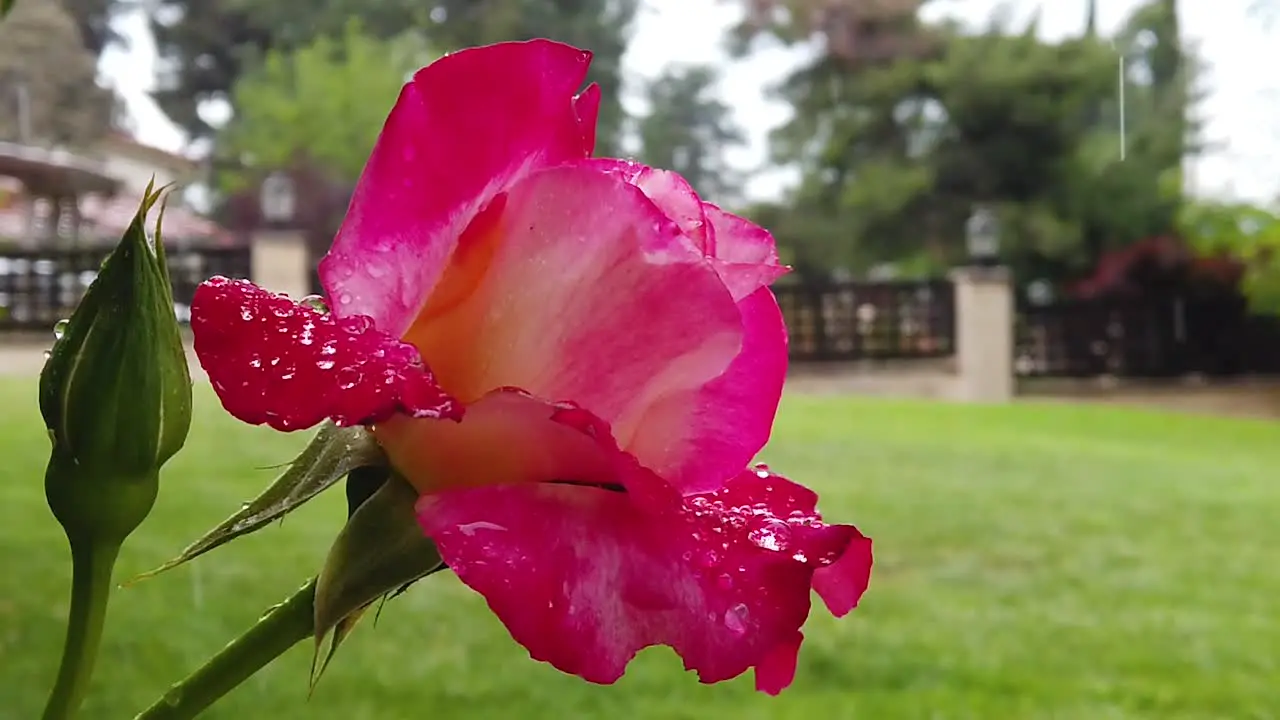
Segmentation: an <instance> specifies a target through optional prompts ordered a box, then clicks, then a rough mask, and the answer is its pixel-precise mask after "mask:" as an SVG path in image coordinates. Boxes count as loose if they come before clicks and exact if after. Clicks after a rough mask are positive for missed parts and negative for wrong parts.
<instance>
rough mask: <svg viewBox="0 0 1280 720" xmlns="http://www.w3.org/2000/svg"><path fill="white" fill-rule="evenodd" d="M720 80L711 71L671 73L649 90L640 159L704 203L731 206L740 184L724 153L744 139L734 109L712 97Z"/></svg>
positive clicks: (703, 68)
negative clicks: (672, 174)
mask: <svg viewBox="0 0 1280 720" xmlns="http://www.w3.org/2000/svg"><path fill="white" fill-rule="evenodd" d="M716 79H717V78H716V72H715V70H714V69H713V68H710V67H706V66H695V67H684V68H671V69H668V70H666V71H665V72H664V73H663V74H662V75H661V76H659V77H658V78H656V79H654V80H653V81H651V82H650V83H649V84H648V86H647V87H646V95H647V99H648V104H649V111H648V114H646V115H645V116H644V117H643V118H641V119H640V121H639V123H638V129H639V135H640V146H641V150H640V153H639V158H640V159H641V160H642V161H643V162H645V163H646V164H648V165H652V166H655V167H663V168H669V169H671V170H675V171H676V172H678V173H680V174H681V175H683V176H684V178H685V179H686V180H688V181H689V183H690V184H691V185H693V187H694V188H695V189H696V190H697V191H698V192H699V193H700V194H702V195H703V196H704V197H707V198H710V199H713V200H715V201H716V202H720V203H727V202H729V201H730V200H733V199H736V198H737V196H738V192H739V191H740V190H741V184H742V183H741V178H740V177H739V174H738V173H736V172H735V171H734V170H733V168H731V167H729V166H728V165H727V164H726V162H725V158H724V150H725V149H726V148H728V147H730V146H733V145H740V144H742V143H743V142H745V139H746V138H745V137H744V135H743V133H742V130H741V129H740V128H738V127H737V126H735V125H734V124H733V122H732V119H731V118H730V114H731V112H732V108H730V107H729V106H728V105H726V104H725V103H724V102H723V101H721V100H720V99H719V98H717V97H715V95H714V94H713V93H714V91H715V83H716Z"/></svg>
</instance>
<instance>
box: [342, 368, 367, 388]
mask: <svg viewBox="0 0 1280 720" xmlns="http://www.w3.org/2000/svg"><path fill="white" fill-rule="evenodd" d="M363 379H364V378H363V376H362V375H361V374H360V371H359V370H355V369H353V368H343V369H342V370H341V371H340V372H339V373H338V387H340V388H342V389H343V390H350V389H351V388H353V387H355V386H356V385H359V384H360V381H361V380H363Z"/></svg>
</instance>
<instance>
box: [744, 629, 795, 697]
mask: <svg viewBox="0 0 1280 720" xmlns="http://www.w3.org/2000/svg"><path fill="white" fill-rule="evenodd" d="M803 643H804V633H802V632H800V631H799V630H797V631H796V632H795V633H794V634H793V635H792V636H791V637H789V638H787V639H785V640H783V641H782V642H779V643H778V644H777V645H775V646H773V649H772V650H770V651H769V653H768V654H767V655H765V656H764V659H763V660H761V661H760V664H759V665H756V690H759V691H760V692H762V693H768V694H770V695H777V694H779V693H781V692H782V691H783V690H786V689H787V688H788V687H790V686H791V683H792V681H794V680H795V679H796V665H797V664H798V661H799V660H800V645H801V644H803Z"/></svg>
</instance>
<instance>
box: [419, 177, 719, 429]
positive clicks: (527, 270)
mask: <svg viewBox="0 0 1280 720" xmlns="http://www.w3.org/2000/svg"><path fill="white" fill-rule="evenodd" d="M404 337H405V340H407V341H409V342H412V343H413V344H414V345H415V346H417V347H418V349H419V350H420V351H421V352H422V354H423V357H427V358H430V359H431V366H432V369H433V370H434V371H435V373H436V375H437V377H439V378H440V382H441V384H442V385H443V386H444V387H447V388H449V390H450V392H451V393H453V394H454V395H455V396H457V397H459V398H460V399H462V400H463V401H464V402H468V403H469V402H473V401H475V400H476V399H478V398H480V397H483V396H484V395H485V394H487V393H488V392H489V391H491V390H493V389H494V388H498V387H505V386H514V387H520V388H523V389H525V390H527V391H529V392H530V393H532V394H534V395H536V396H538V397H543V398H572V399H573V400H574V401H575V402H577V403H579V404H580V405H581V406H582V407H584V408H586V409H588V410H590V411H591V412H592V413H594V414H595V415H597V416H599V417H601V418H603V419H604V420H605V421H606V422H608V423H609V424H610V426H611V427H612V428H613V430H614V432H615V433H616V434H617V436H618V438H619V441H620V442H621V443H623V444H624V445H625V444H626V442H627V441H628V439H629V438H630V436H631V434H633V433H634V432H635V430H636V423H637V422H638V420H639V418H640V416H641V415H642V414H643V413H644V411H645V409H646V408H647V407H648V406H649V405H650V404H652V403H653V402H655V401H656V400H657V399H658V398H661V397H663V396H664V395H667V394H670V393H675V392H687V391H690V390H693V389H696V388H699V387H701V386H702V385H704V384H706V383H707V382H709V381H711V380H713V379H714V378H716V377H718V376H719V375H721V374H722V373H723V372H724V371H725V369H726V368H727V367H728V366H729V363H730V362H731V361H732V359H733V358H734V357H735V356H736V355H737V354H738V350H739V348H740V346H741V341H742V320H741V316H740V313H739V310H738V308H737V307H736V305H735V304H734V302H733V299H732V297H730V295H729V293H728V292H727V291H726V290H725V287H724V284H723V283H722V282H721V281H720V279H719V277H718V276H717V275H716V273H715V271H714V269H712V268H711V267H710V266H709V265H708V264H707V263H706V262H705V259H704V258H703V257H702V256H701V254H700V253H699V252H698V251H697V250H696V249H695V248H694V247H693V246H692V245H691V243H690V242H689V239H688V238H687V237H685V236H684V235H682V234H681V233H680V231H679V228H678V227H676V225H675V224H674V223H672V222H671V221H670V220H668V219H667V218H666V217H665V216H664V215H663V214H662V212H661V211H660V210H659V209H658V208H657V207H656V206H655V205H654V204H653V203H652V202H651V201H650V200H649V199H648V198H646V197H645V196H644V194H643V193H642V192H640V191H639V190H638V189H637V188H635V187H633V186H631V185H629V184H626V183H624V182H621V181H620V180H618V179H617V178H615V177H610V176H607V175H604V174H601V173H600V172H598V171H596V170H595V169H593V168H591V167H590V166H585V165H567V166H562V167H559V168H554V169H550V170H545V171H542V172H539V173H537V174H535V175H533V176H530V177H529V178H528V179H526V180H524V181H523V182H521V183H519V184H517V185H515V186H514V187H512V189H511V190H510V191H509V192H508V193H507V194H506V195H503V196H499V197H498V198H497V199H496V200H495V202H494V203H492V204H491V205H490V206H489V207H488V208H486V210H485V211H484V212H483V213H482V214H481V215H480V216H479V217H477V219H476V220H475V222H474V223H473V224H472V225H471V227H469V228H468V229H467V232H466V233H465V234H464V235H463V237H462V238H461V240H460V241H459V245H458V250H457V252H456V253H455V256H454V258H453V260H452V262H451V264H450V266H449V268H448V270H446V272H445V273H444V275H443V276H442V277H441V280H440V283H439V284H438V286H437V288H436V290H435V292H434V293H433V294H432V297H431V299H430V300H429V302H428V303H427V306H426V307H425V308H423V311H422V314H421V315H420V317H419V318H418V321H417V322H416V323H415V324H414V326H413V327H412V328H411V329H410V330H409V331H408V332H407V333H406V334H405V336H404Z"/></svg>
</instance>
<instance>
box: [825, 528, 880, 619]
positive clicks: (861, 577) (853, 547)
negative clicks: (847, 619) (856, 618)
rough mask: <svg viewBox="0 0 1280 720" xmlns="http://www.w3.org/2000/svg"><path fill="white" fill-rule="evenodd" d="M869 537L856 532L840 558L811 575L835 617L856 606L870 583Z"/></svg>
mask: <svg viewBox="0 0 1280 720" xmlns="http://www.w3.org/2000/svg"><path fill="white" fill-rule="evenodd" d="M871 565H872V556H871V538H868V537H863V536H862V535H861V534H859V535H858V536H857V537H855V538H853V540H852V541H851V542H850V543H849V548H848V549H847V550H845V552H844V555H841V556H840V559H839V560H837V561H835V562H834V563H832V564H831V565H828V566H827V567H824V568H820V569H819V570H818V571H817V572H815V573H814V574H813V589H814V590H815V591H817V593H818V596H819V597H821V598H822V602H824V603H825V604H826V606H827V610H829V611H831V614H832V615H835V616H836V617H844V616H845V615H848V614H849V613H851V612H853V609H854V608H856V607H858V601H859V600H861V599H862V594H863V593H865V592H866V591H867V584H868V583H869V582H871Z"/></svg>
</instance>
